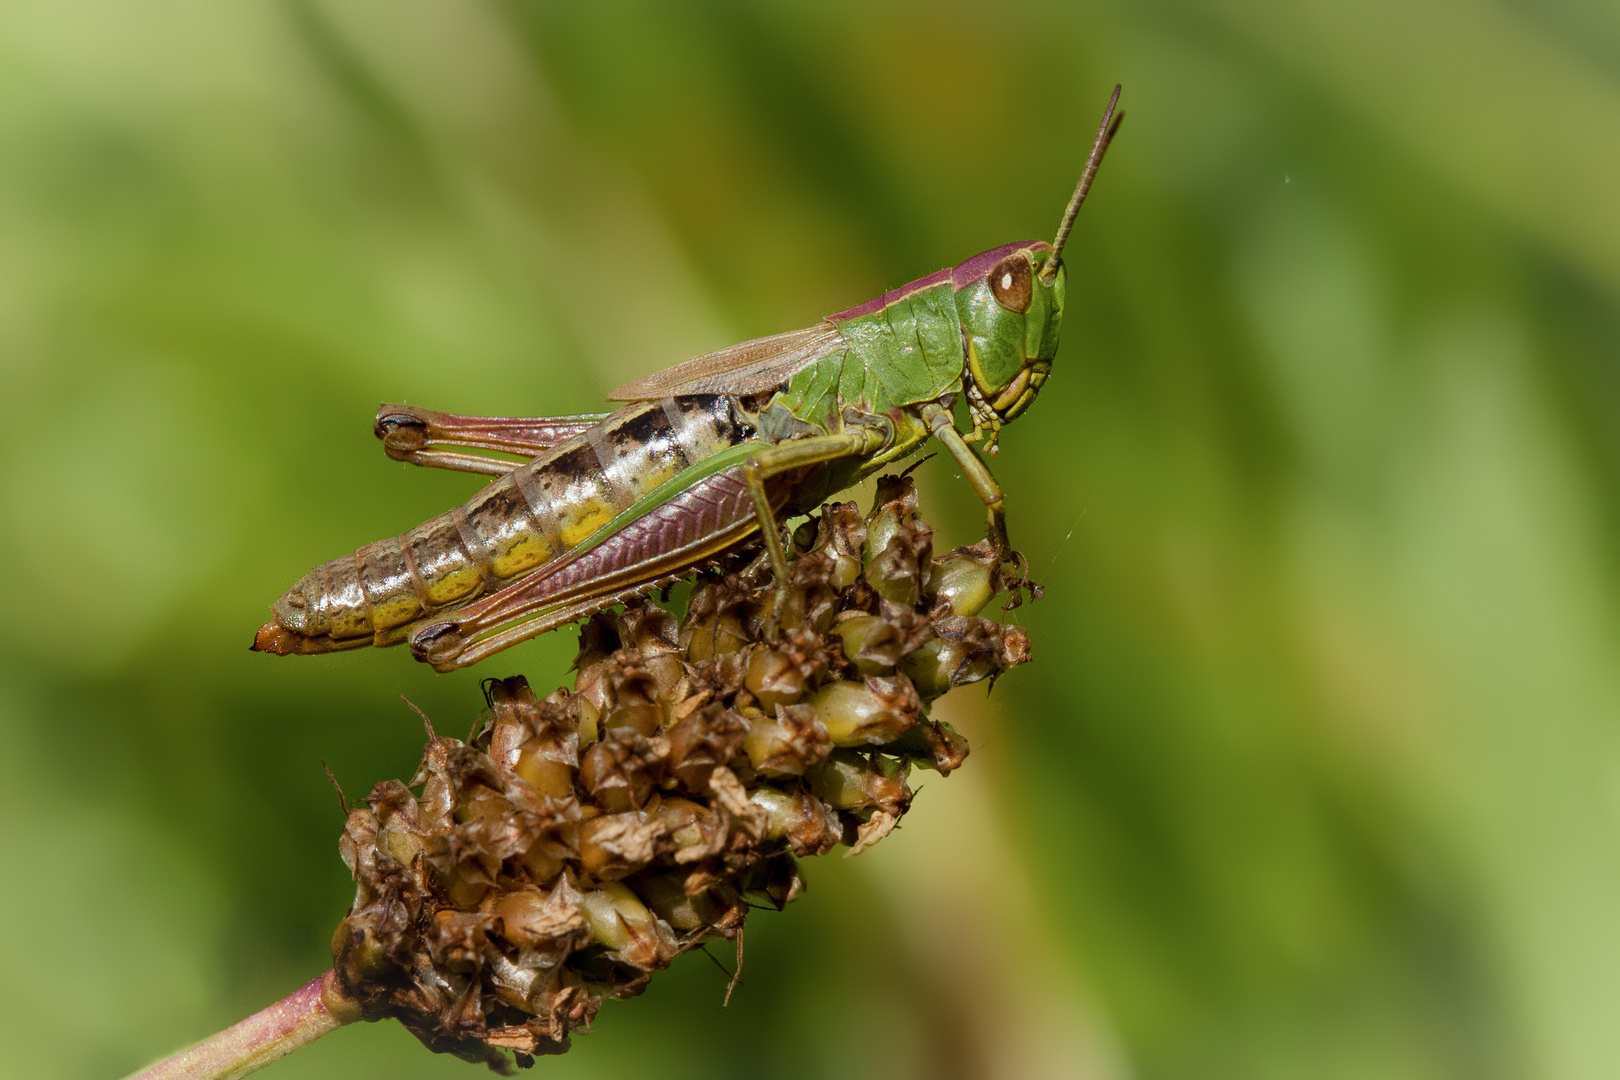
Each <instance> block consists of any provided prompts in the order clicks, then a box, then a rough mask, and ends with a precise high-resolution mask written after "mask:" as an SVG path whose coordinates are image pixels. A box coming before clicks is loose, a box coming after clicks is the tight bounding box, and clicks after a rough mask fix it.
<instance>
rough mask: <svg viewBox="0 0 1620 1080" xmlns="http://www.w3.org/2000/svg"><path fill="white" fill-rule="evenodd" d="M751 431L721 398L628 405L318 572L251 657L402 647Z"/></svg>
mask: <svg viewBox="0 0 1620 1080" xmlns="http://www.w3.org/2000/svg"><path fill="white" fill-rule="evenodd" d="M752 434H753V432H752V430H751V429H750V428H749V427H748V426H747V425H746V424H745V423H744V422H742V421H741V420H740V419H738V418H737V416H736V414H735V411H734V409H733V408H732V403H731V400H730V399H729V398H727V397H725V396H722V395H714V394H702V395H685V396H681V397H673V398H665V399H663V400H662V401H656V402H638V403H636V404H634V405H630V406H627V407H626V408H624V409H621V410H619V411H618V412H616V413H614V414H613V415H612V416H609V417H608V418H607V419H606V420H604V421H602V423H600V424H598V425H596V426H595V427H593V428H591V429H590V430H589V431H587V432H585V433H584V434H582V435H579V436H577V437H575V438H573V439H571V440H569V441H568V442H566V443H564V444H562V445H561V446H559V447H557V448H556V449H555V450H552V451H550V452H548V453H546V454H544V455H542V456H540V457H538V458H535V459H534V460H533V461H531V462H529V463H528V464H526V465H523V466H521V467H519V468H517V469H514V470H513V471H512V472H510V473H508V474H506V475H505V476H502V477H500V478H499V479H497V480H495V481H494V482H493V483H491V484H490V485H489V486H488V487H486V488H484V489H483V490H482V491H480V492H479V493H478V494H477V495H475V496H473V497H472V498H471V499H470V500H468V501H467V502H466V503H464V504H463V505H461V506H458V507H456V508H454V509H452V510H449V511H447V512H445V513H443V514H440V515H438V516H437V517H434V518H431V519H429V520H428V521H425V522H423V523H422V524H421V525H418V526H417V527H416V528H414V529H411V530H410V531H409V532H407V533H405V534H404V535H403V536H398V537H394V538H391V539H388V540H379V541H377V542H376V543H373V544H367V545H366V546H364V547H362V548H360V549H359V550H358V551H356V552H354V553H353V554H352V555H346V556H343V557H342V558H338V559H333V560H331V561H330V562H327V563H324V564H322V565H321V566H318V567H316V568H315V569H313V570H311V571H310V572H309V573H308V574H305V575H304V577H303V579H302V580H300V581H299V582H298V584H296V585H294V586H293V588H291V589H289V590H288V591H287V592H286V593H285V594H284V595H283V596H282V597H281V599H280V600H278V601H277V602H276V603H275V605H274V606H273V608H272V611H273V613H274V615H275V618H274V621H272V622H271V623H267V624H266V625H265V626H264V627H263V628H262V629H261V630H260V631H259V635H258V637H257V638H256V639H255V642H254V648H256V649H260V650H262V651H267V652H276V653H283V654H286V653H295V652H297V653H304V652H329V651H332V650H335V649H344V648H353V647H356V646H359V645H367V644H377V645H392V644H396V643H398V642H399V641H402V640H404V637H405V636H406V635H405V631H406V628H407V627H409V626H410V625H411V624H412V623H415V622H417V621H419V620H421V619H422V618H424V617H426V616H428V615H432V614H435V613H438V612H442V611H443V610H444V609H445V608H448V607H455V606H459V605H461V604H465V603H466V602H467V601H469V600H471V599H473V598H474V597H476V596H478V595H480V594H482V593H485V592H490V591H494V590H497V589H500V588H502V587H504V586H505V585H508V584H510V583H511V582H512V581H514V580H516V579H517V578H519V577H522V576H523V575H525V574H528V573H530V572H531V571H533V570H535V569H537V568H539V567H542V566H545V565H546V564H547V563H550V562H553V561H555V560H557V559H559V558H561V557H562V556H564V555H567V554H568V553H569V552H570V551H571V550H573V549H574V548H575V547H576V546H578V545H579V544H581V543H583V542H584V541H586V540H588V539H590V538H591V537H592V536H593V535H594V534H595V533H596V532H597V531H598V530H599V529H601V528H602V527H603V526H604V525H606V524H607V523H608V522H610V521H612V520H613V519H614V517H615V516H617V515H618V514H619V513H621V512H622V511H624V510H626V509H628V508H630V507H631V506H632V505H634V504H635V503H636V501H637V500H638V499H640V498H641V497H642V496H644V495H646V494H648V493H649V492H651V491H653V490H654V489H655V488H657V487H658V486H659V485H660V484H662V483H664V482H666V481H668V480H670V479H672V478H674V477H675V476H676V475H678V474H679V473H680V472H681V471H682V470H683V469H685V468H687V467H689V466H691V465H693V464H696V463H698V462H700V461H702V460H704V459H705V458H708V457H710V456H711V455H713V454H715V453H717V452H719V451H721V450H724V449H726V448H728V447H730V446H733V445H735V444H736V443H739V442H741V441H743V440H745V439H747V438H750V437H751V436H752Z"/></svg>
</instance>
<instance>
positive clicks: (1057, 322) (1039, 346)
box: [951, 86, 1125, 454]
mask: <svg viewBox="0 0 1620 1080" xmlns="http://www.w3.org/2000/svg"><path fill="white" fill-rule="evenodd" d="M1118 104H1119V87H1118V86H1116V87H1114V94H1113V96H1112V97H1110V98H1109V99H1108V108H1107V110H1106V111H1104V113H1103V118H1102V123H1101V124H1100V125H1098V127H1097V138H1096V139H1095V140H1094V141H1093V142H1092V144H1091V153H1090V155H1089V156H1087V158H1086V166H1085V168H1084V169H1082V170H1081V172H1080V182H1079V183H1078V184H1076V185H1075V188H1074V195H1073V196H1072V197H1070V199H1069V205H1068V208H1067V209H1065V210H1064V211H1063V221H1062V222H1061V223H1060V224H1059V225H1058V231H1057V239H1055V240H1053V241H1052V242H1051V243H1050V244H1048V243H1045V242H1043V241H1040V240H1029V241H1025V242H1024V243H1021V244H1008V245H1006V246H1005V247H998V248H993V249H991V250H990V251H985V252H981V253H980V254H978V255H975V256H973V258H971V259H969V260H968V261H967V262H964V263H962V264H961V265H959V266H957V267H956V268H955V269H953V270H952V271H951V284H952V285H953V286H955V288H956V313H957V317H958V318H960V319H961V320H962V342H963V353H964V359H963V368H964V370H963V372H962V390H963V392H964V395H965V396H966V397H967V402H968V411H969V412H970V413H971V414H972V416H973V434H972V435H969V436H967V439H968V441H970V442H971V441H975V440H978V439H982V438H985V434H986V432H988V433H989V438H988V441H987V442H986V443H985V449H987V450H989V451H990V452H991V453H992V454H993V453H995V452H996V439H997V436H998V435H999V433H1000V431H1001V425H1002V424H1005V423H1006V422H1007V421H1009V420H1012V419H1015V418H1016V417H1017V416H1018V415H1019V414H1020V413H1022V412H1023V411H1024V410H1025V409H1027V408H1029V403H1030V402H1032V401H1034V400H1035V395H1036V394H1037V393H1039V392H1040V389H1041V384H1042V383H1044V382H1045V381H1046V376H1047V375H1048V374H1050V373H1051V371H1052V358H1053V357H1054V356H1055V355H1057V346H1058V330H1059V329H1061V328H1062V326H1063V245H1064V244H1065V243H1067V242H1068V239H1069V230H1070V229H1072V228H1074V218H1075V215H1076V214H1078V213H1079V212H1080V205H1081V204H1082V203H1084V202H1085V201H1086V192H1088V191H1090V190H1091V181H1092V178H1093V177H1095V176H1096V175H1097V166H1099V165H1101V164H1102V158H1103V152H1104V151H1106V150H1107V149H1108V143H1109V142H1110V141H1111V140H1112V139H1113V137H1114V132H1116V131H1118V130H1119V122H1120V121H1121V120H1123V119H1125V114H1124V113H1119V114H1118V115H1116V114H1115V112H1114V110H1115V107H1116V106H1118Z"/></svg>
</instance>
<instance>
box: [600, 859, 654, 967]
mask: <svg viewBox="0 0 1620 1080" xmlns="http://www.w3.org/2000/svg"><path fill="white" fill-rule="evenodd" d="M579 907H580V913H581V914H582V915H584V916H585V925H586V926H587V927H589V928H590V931H591V940H593V941H596V942H599V943H601V944H603V945H606V946H607V947H608V948H609V949H612V950H613V951H614V952H616V953H618V954H619V958H620V959H621V960H623V961H624V962H625V963H627V964H630V965H631V966H632V967H638V968H641V969H643V970H647V971H650V970H652V969H653V968H655V967H658V966H659V962H660V960H661V959H662V956H663V952H664V949H663V948H662V947H661V946H663V944H664V943H663V941H662V940H661V938H663V937H664V936H665V935H661V934H660V933H659V926H658V919H657V917H656V916H654V915H653V913H652V912H651V911H649V910H647V905H646V904H643V903H642V902H641V899H640V898H639V897H638V896H636V894H635V893H633V892H631V891H630V889H629V887H628V886H626V885H623V884H621V883H620V882H617V881H607V882H603V883H602V885H601V886H600V887H599V888H598V889H596V890H595V891H594V892H588V893H586V894H585V897H584V899H582V900H581V901H580V904H579ZM665 933H666V934H667V931H666V932H665Z"/></svg>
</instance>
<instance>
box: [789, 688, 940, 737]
mask: <svg viewBox="0 0 1620 1080" xmlns="http://www.w3.org/2000/svg"><path fill="white" fill-rule="evenodd" d="M805 704H806V705H808V706H810V708H811V709H813V710H815V714H816V719H818V720H820V721H821V723H822V726H824V727H825V728H826V729H827V737H828V738H829V739H831V740H832V744H833V745H834V746H881V745H883V744H884V743H887V742H893V741H894V740H895V739H898V738H899V737H900V736H901V735H903V734H905V732H906V730H907V729H908V728H910V727H911V725H912V724H913V723H915V722H916V718H915V716H911V715H907V714H906V713H905V712H902V711H900V710H898V709H896V707H895V706H896V704H897V700H896V699H895V698H894V697H892V696H890V697H884V696H880V695H879V694H877V693H874V692H873V690H872V688H871V687H870V686H867V685H863V684H861V683H852V682H835V683H828V684H827V685H826V686H824V687H822V688H821V689H820V690H818V691H816V692H815V693H814V694H812V695H811V696H810V698H809V700H807V701H806V702H805Z"/></svg>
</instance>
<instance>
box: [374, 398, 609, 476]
mask: <svg viewBox="0 0 1620 1080" xmlns="http://www.w3.org/2000/svg"><path fill="white" fill-rule="evenodd" d="M607 416H608V414H607V413H589V414H585V415H581V416H459V415H457V414H455V413H443V412H435V411H434V410H432V409H421V408H417V407H415V406H412V405H383V406H382V407H380V408H379V409H378V410H377V418H376V420H375V421H373V423H372V430H373V431H374V432H375V433H376V435H377V438H379V439H381V440H382V444H383V451H384V452H385V453H387V454H388V456H389V457H391V458H393V459H394V460H395V461H403V462H406V463H408V464H411V465H422V466H425V467H427V468H434V469H453V470H455V471H457V472H470V473H480V474H482V475H485V476H504V475H506V474H507V473H509V472H511V471H512V470H513V469H515V468H517V467H518V466H520V465H522V464H523V462H521V461H508V460H506V459H504V458H498V457H491V456H489V455H488V454H487V453H477V454H467V453H462V452H460V451H457V450H442V449H438V448H439V447H444V446H461V447H466V448H468V449H472V450H483V451H491V450H492V451H496V452H498V453H503V454H517V455H519V456H521V457H526V458H533V457H538V456H539V455H541V454H543V453H545V452H546V451H548V450H554V449H556V448H557V447H559V446H561V445H562V444H563V443H565V442H567V441H568V440H569V439H572V438H575V437H576V436H579V435H583V434H584V433H585V432H587V431H589V430H590V429H591V428H592V427H593V426H595V425H596V424H599V423H601V422H602V421H603V420H605V419H607Z"/></svg>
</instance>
